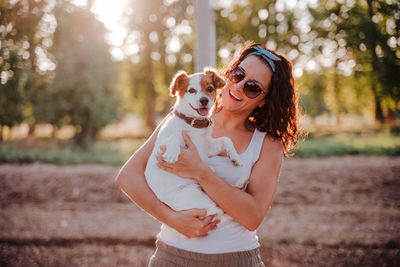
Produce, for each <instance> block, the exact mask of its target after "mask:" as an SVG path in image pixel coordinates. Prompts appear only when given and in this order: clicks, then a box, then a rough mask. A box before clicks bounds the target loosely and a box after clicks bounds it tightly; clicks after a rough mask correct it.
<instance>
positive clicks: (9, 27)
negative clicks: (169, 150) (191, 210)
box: [0, 0, 400, 266]
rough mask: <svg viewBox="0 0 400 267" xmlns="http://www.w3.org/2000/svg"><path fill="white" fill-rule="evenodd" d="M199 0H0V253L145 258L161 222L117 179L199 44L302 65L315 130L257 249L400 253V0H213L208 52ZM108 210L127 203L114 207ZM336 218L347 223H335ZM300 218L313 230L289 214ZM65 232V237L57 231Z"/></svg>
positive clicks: (35, 257)
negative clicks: (255, 51)
mask: <svg viewBox="0 0 400 267" xmlns="http://www.w3.org/2000/svg"><path fill="white" fill-rule="evenodd" d="M196 1H197V0H193V1H190V0H186V1H184V0H147V1H139V0H113V1H107V0H70V1H66V0H60V1H55V0H2V1H0V162H2V164H1V165H0V178H1V184H0V188H1V189H2V190H1V192H2V193H0V198H1V199H2V207H4V209H3V210H2V216H1V219H0V226H1V228H3V230H2V231H1V232H0V233H1V235H0V236H1V238H0V259H1V260H0V263H3V264H6V265H7V264H10V265H13V266H15V265H21V266H23V265H25V266H26V264H28V265H30V266H35V264H37V265H39V266H43V264H44V265H45V266H46V265H57V266H60V264H61V265H63V264H65V265H68V266H70V263H71V262H74V264H77V265H80V266H82V264H84V263H85V259H87V262H86V264H89V265H91V264H93V265H94V264H96V266H99V265H104V266H109V265H115V264H116V265H118V264H117V263H118V260H116V259H115V258H113V256H111V254H113V253H114V252H115V253H117V255H120V256H121V257H120V258H119V259H120V260H121V259H125V260H126V261H124V260H122V263H121V262H119V264H122V265H124V264H128V263H129V264H133V265H134V264H135V263H136V264H138V265H137V266H141V264H143V265H145V262H146V260H147V257H148V256H149V255H150V254H151V251H152V249H153V247H152V246H153V241H154V237H155V234H156V233H157V230H158V224H157V222H155V221H154V220H151V219H150V217H149V216H147V215H145V214H144V213H142V212H141V211H140V210H139V209H138V208H136V207H134V205H132V204H131V203H129V200H127V198H126V197H125V196H123V195H122V193H121V192H119V191H118V190H117V189H116V188H115V186H114V185H113V182H112V180H113V177H114V176H115V174H116V173H117V171H118V168H119V166H121V164H123V162H125V161H126V160H127V159H128V157H129V156H130V155H131V154H132V153H133V152H134V151H135V150H136V149H137V148H138V147H139V146H140V145H141V144H142V143H143V142H144V140H145V138H146V137H148V136H149V134H150V133H151V132H152V130H153V129H154V128H155V127H156V126H157V124H158V123H159V121H160V120H161V119H162V118H163V117H164V116H165V115H166V114H167V112H168V111H169V109H170V107H171V106H172V104H173V103H174V101H175V99H173V98H171V97H170V96H169V92H168V85H169V83H170V81H171V79H172V77H173V75H174V74H175V73H176V72H177V71H178V70H181V69H183V70H185V71H187V72H188V73H192V72H194V71H195V70H196V69H197V68H195V66H196V60H198V56H197V58H196V55H198V53H202V52H203V53H204V52H206V53H207V52H208V54H211V55H215V59H214V61H211V65H213V64H215V66H214V67H216V68H221V67H222V66H224V64H226V63H228V62H229V61H230V60H231V59H232V58H233V57H234V56H235V55H236V54H237V53H238V51H239V50H240V49H241V48H242V47H243V46H245V45H247V44H249V43H250V42H252V41H254V42H258V43H264V44H266V45H267V47H268V48H270V49H273V50H276V51H278V52H279V53H282V54H284V55H286V56H287V58H288V59H290V60H291V61H292V62H293V75H294V77H295V79H296V87H297V89H298V93H299V103H300V106H301V108H302V110H303V113H304V116H303V117H302V118H301V121H300V123H301V125H302V127H303V129H304V130H305V132H307V133H308V137H307V138H306V139H304V140H300V141H299V143H298V149H296V150H295V151H294V152H295V156H294V158H291V159H286V160H285V164H284V167H283V170H282V174H281V185H280V189H279V191H278V193H277V198H276V201H275V204H274V205H273V207H274V206H277V207H278V208H277V209H275V210H274V209H272V211H271V212H272V215H271V216H270V217H268V216H267V217H268V218H267V222H265V224H263V225H264V228H262V229H268V230H265V231H264V232H263V231H261V232H262V233H265V236H264V235H262V236H261V239H262V242H263V243H262V245H263V249H264V250H263V251H264V252H263V257H264V258H263V259H264V260H265V261H268V262H269V263H270V264H271V265H272V266H293V265H295V266H352V265H363V266H396V264H400V263H399V262H400V260H399V242H398V240H399V237H400V234H399V232H400V223H399V221H400V220H399V219H400V213H399V210H398V208H399V207H400V196H399V191H400V182H399V178H400V162H399V157H398V156H399V155H400V2H398V1H395V0H359V1H355V0H304V1H300V0H274V1H272V0H271V1H259V0H216V1H210V3H211V4H210V8H211V15H212V16H211V20H210V21H208V22H209V23H210V25H211V27H212V28H211V32H212V33H213V31H215V36H214V35H213V36H214V37H213V38H214V39H215V41H214V43H212V45H213V46H211V47H215V49H212V51H205V50H204V48H201V47H199V44H198V43H196V42H198V41H199V33H200V31H201V29H203V28H204V27H206V26H207V25H205V24H204V21H203V22H201V20H196V17H197V18H198V17H200V18H202V17H203V18H204V17H206V16H209V13H207V10H204V9H202V8H199V7H198V6H196ZM198 2H199V1H197V3H198ZM212 17H213V19H212ZM212 22H214V23H212ZM207 27H208V26H207ZM211 40H213V39H212V38H211ZM214 50H215V51H214ZM214 62H215V63H214ZM356 155H357V156H356ZM349 162H350V163H353V164H350V163H349ZM16 163H17V164H16ZM21 163H24V164H22V165H20V164H21ZM43 163H46V164H43ZM77 164H79V165H77ZM93 164H96V165H93ZM60 165H61V166H60ZM62 165H66V166H62ZM299 169H300V170H301V171H303V172H304V173H302V172H299ZM295 177H297V178H298V179H294V178H295ZM60 185H62V186H63V191H60V190H61V189H60V188H59V186H60ZM328 185H329V186H328ZM110 188H111V189H110ZM110 190H111V193H110V192H109V191H110ZM50 203H51V204H50ZM57 203H58V204H57ZM94 203H97V204H94ZM99 203H100V204H99ZM110 203H112V204H110ZM293 203H296V205H294V206H293ZM316 203H318V207H319V208H320V209H317V211H316V210H315V209H311V207H314V205H316ZM355 203H358V206H357V205H356V206H352V205H353V204H355ZM89 204H90V205H89ZM32 205H33V206H32ZM57 205H58V206H57ZM69 205H70V206H69ZM96 205H98V206H96ZM110 205H111V206H112V209H114V208H115V212H116V213H117V214H116V213H110V214H108V213H107V214H108V215H107V214H106V213H105V211H104V207H109V208H110V207H111V206H110ZM298 205H300V211H299V210H298V207H299V206H298ZM307 205H311V206H307ZM371 205H372V207H371ZM89 206H90V207H91V208H89ZM100 206H101V207H100ZM61 207H62V208H61ZM94 207H98V208H97V209H96V208H94ZM279 207H281V209H283V210H280V211H281V213H280V212H277V211H279V209H280V208H279ZM307 207H308V208H309V210H307ZM321 207H323V208H321ZM366 207H369V209H368V212H366ZM302 209H304V210H303V211H307V212H306V214H307V216H308V217H307V216H306V217H304V216H303V217H302V214H303V213H302V211H301V210H302ZM45 210H51V211H52V212H47V213H46V212H45ZM90 212H92V215H93V216H94V217H95V218H96V219H97V222H100V221H102V222H103V224H101V225H102V227H104V229H108V228H110V227H111V226H110V225H113V226H114V227H115V225H116V224H117V225H119V223H121V222H123V223H122V226H119V228H118V227H117V229H114V228H113V229H111V228H110V229H111V230H110V229H109V231H108V230H104V229H103V231H101V230H99V228H98V227H97V226H94V225H91V224H90V223H89V221H90V218H87V217H85V216H86V215H87V214H88V213H90ZM274 212H275V213H274ZM313 212H316V213H315V214H314V213H313ZM318 212H320V213H318ZM127 213H129V214H130V215H129V216H130V217H129V218H127V217H126V214H127ZM17 214H18V215H17ZM71 214H75V215H71ZM118 214H120V215H118ZM132 214H140V215H132ZM274 214H275V215H274ZM282 214H283V215H282ZM321 214H322V215H321ZM324 214H325V215H324ZM337 214H341V215H343V216H344V217H346V216H348V218H350V219H348V220H347V221H346V220H345V221H337V222H336V223H337V224H335V218H336V219H337V217H336V215H337ZM21 216H22V217H21ZM74 216H77V217H74ZM118 216H119V217H118ZM124 216H125V217H124ZM135 216H136V217H135ZM274 216H275V217H274ZM282 216H283V217H282ZM324 216H325V217H324ZM339 217H340V216H339ZM71 218H72V219H71ZM116 218H119V221H118V223H117V222H115V220H116ZM299 218H303V219H302V220H303V222H304V228H301V227H300V228H296V227H298V226H299V225H298V224H297V225H296V224H293V225H291V224H290V221H291V220H292V221H296V220H297V221H301V220H299ZM346 218H347V217H346ZM371 218H372V221H371ZM128 219H129V220H132V221H130V222H131V223H132V222H133V221H135V220H136V222H140V223H142V224H144V225H145V226H144V227H140V226H138V225H136V226H135V224H133V225H132V224H129V222H127V220H128ZM27 220H29V221H30V222H31V223H30V225H33V226H32V227H31V228H29V227H27V226H26V221H27ZM113 220H114V221H113ZM321 220H322V221H321ZM310 221H315V223H314V226H312V227H311V228H310V227H309V225H310V223H309V222H310ZM32 222H34V223H32ZM51 222H52V223H53V222H54V223H53V224H52V223H51ZM278 222H279V223H278ZM329 222H331V223H333V226H332V224H330V223H329ZM276 223H278V224H279V225H281V226H282V227H281V228H279V229H277V228H271V227H272V225H275V224H276ZM285 223H288V225H286V224H285ZM364 224H365V225H364ZM88 225H91V226H88ZM148 225H153V226H151V227H148ZM301 225H302V224H300V226H301ZM306 225H308V226H306ZM343 225H345V226H346V227H347V228H346V227H344V228H343ZM146 226H147V228H149V229H150V230H148V232H149V233H146V234H144V237H143V228H146ZM70 227H71V229H72V230H71V232H70V235H71V236H70V235H69V234H67V235H63V234H62V233H60V231H59V229H67V228H68V229H70ZM74 227H75V228H74ZM107 227H108V228H107ZM124 227H125V228H124ZM132 227H133V228H135V227H136V229H140V230H137V231H136V232H135V231H133V232H131V236H132V237H129V236H128V237H127V238H128V239H124V238H123V237H124V234H123V235H122V237H121V233H126V231H130V230H127V229H131V230H132ZM285 227H286V228H285ZM318 227H319V228H318ZM332 227H333V228H332ZM357 227H361V228H357ZM49 229H53V230H49ZM74 229H75V230H74ZM288 229H289V230H288ZM316 229H320V232H318V231H317V230H316ZM357 229H358V230H357ZM271 230H275V234H273V235H272V236H271ZM291 231H293V235H291V234H290V233H291ZM316 233H317V234H316ZM64 234H65V233H64ZM138 235H139V236H142V237H141V238H139V239H138V238H137V236H138ZM323 236H325V237H323ZM125 237H126V236H125ZM264 237H265V238H264ZM143 240H144V241H143ZM146 242H147V243H146ZM88 244H91V245H88ZM93 244H95V245H93ZM277 244H278V245H277ZM275 245H277V246H276V248H275ZM76 246H78V247H79V246H83V249H82V250H79V251H81V252H77V250H76V249H72V248H71V247H76ZM91 246H92V247H91ZM99 246H100V247H101V249H99ZM81 248H82V247H81ZM321 248H322V250H321ZM274 249H275V250H274ZM341 249H342V250H341ZM135 251H136V252H137V251H139V252H138V253H139V254H137V253H136V252H135ZM323 251H325V252H323ZM77 253H78V254H77ZM79 253H83V254H82V255H83V256H82V258H79V255H81V254H79ZM118 253H119V254H118ZM135 253H136V254H135ZM140 253H142V254H140ZM43 254H44V255H46V256H45V257H43ZM21 255H26V256H25V257H22V256H21ZM49 255H53V256H49ZM74 255H75V256H76V255H78V260H77V261H74V260H73V259H74ZM107 255H108V256H107ZM138 255H141V256H138ZM288 255H295V256H293V257H292V256H288ZM291 257H292V258H291ZM104 258H105V259H108V260H109V261H107V260H106V261H105V262H102V261H101V260H100V259H104ZM10 259H14V261H11V260H10ZM313 259H317V260H316V262H313ZM341 259H343V260H341ZM137 262H139V263H137ZM323 262H324V264H323ZM326 262H328V263H326ZM329 263H332V264H329ZM391 264H394V265H391ZM72 265H73V264H72Z"/></svg>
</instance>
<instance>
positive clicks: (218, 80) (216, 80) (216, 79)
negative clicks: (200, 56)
mask: <svg viewBox="0 0 400 267" xmlns="http://www.w3.org/2000/svg"><path fill="white" fill-rule="evenodd" d="M204 73H205V74H206V75H210V76H211V77H212V81H213V84H214V86H215V89H218V88H222V87H224V86H225V80H224V79H223V78H222V77H221V76H219V74H218V73H217V71H216V70H214V69H212V68H204Z"/></svg>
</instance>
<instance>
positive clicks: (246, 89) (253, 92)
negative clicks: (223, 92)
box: [228, 66, 265, 98]
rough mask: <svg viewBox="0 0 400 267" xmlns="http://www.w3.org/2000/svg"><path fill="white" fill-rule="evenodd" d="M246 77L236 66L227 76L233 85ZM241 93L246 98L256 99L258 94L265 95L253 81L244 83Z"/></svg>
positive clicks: (242, 70) (241, 69)
mask: <svg viewBox="0 0 400 267" xmlns="http://www.w3.org/2000/svg"><path fill="white" fill-rule="evenodd" d="M244 77H246V73H245V71H244V69H243V68H241V67H240V66H236V67H235V68H234V69H233V70H232V71H231V73H230V74H229V77H228V78H229V80H230V81H231V82H233V83H238V82H240V81H242V80H243V79H244ZM243 93H244V94H245V96H247V97H248V98H256V97H257V96H259V95H260V94H265V92H264V91H263V90H262V89H261V88H260V86H259V85H258V84H257V83H256V82H255V81H252V80H250V81H246V82H245V84H244V86H243Z"/></svg>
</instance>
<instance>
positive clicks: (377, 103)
mask: <svg viewBox="0 0 400 267" xmlns="http://www.w3.org/2000/svg"><path fill="white" fill-rule="evenodd" d="M372 2H373V0H367V3H368V16H369V21H370V23H371V24H372V25H373V23H374V22H373V21H372V17H373V16H374V10H373V6H372ZM371 28H372V27H371ZM371 40H372V42H371V44H370V46H371V47H370V49H369V51H370V53H371V56H372V69H373V70H372V73H371V89H372V93H373V94H374V98H375V121H377V122H380V123H384V122H385V117H384V116H383V111H382V105H381V99H380V97H379V94H378V90H377V88H376V77H375V75H374V70H376V69H378V68H379V66H378V57H377V56H376V53H375V48H376V45H377V43H376V41H377V38H371Z"/></svg>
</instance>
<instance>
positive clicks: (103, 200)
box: [0, 156, 400, 266]
mask: <svg viewBox="0 0 400 267" xmlns="http://www.w3.org/2000/svg"><path fill="white" fill-rule="evenodd" d="M118 169H119V168H118V167H113V166H105V165H80V166H55V165H48V164H23V165H18V164H3V165H0V205H1V211H0V266H127V265H129V266H146V264H147V261H148V258H149V256H150V255H151V254H152V252H153V249H154V248H153V246H154V238H155V235H156V233H157V232H158V230H159V226H160V224H159V223H158V222H157V221H155V220H154V219H153V218H151V217H150V216H148V215H146V214H145V213H144V212H142V211H141V210H140V209H139V208H137V207H136V206H135V205H134V204H132V203H131V202H130V201H129V200H128V199H127V198H126V197H125V196H124V195H123V194H122V193H121V192H120V191H119V190H118V189H117V188H116V186H115V185H114V183H113V180H114V177H115V175H116V174H117V172H118ZM258 235H259V238H260V243H261V251H262V257H263V260H264V262H265V263H266V265H267V266H399V265H400V242H399V240H400V157H365V156H348V157H341V158H316V159H287V160H285V162H284V165H283V168H282V172H281V176H280V183H279V187H278V192H277V195H276V198H275V201H274V203H273V205H272V208H271V210H270V211H269V213H268V215H267V217H266V218H265V220H264V222H263V223H262V225H261V226H260V228H259V230H258Z"/></svg>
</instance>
